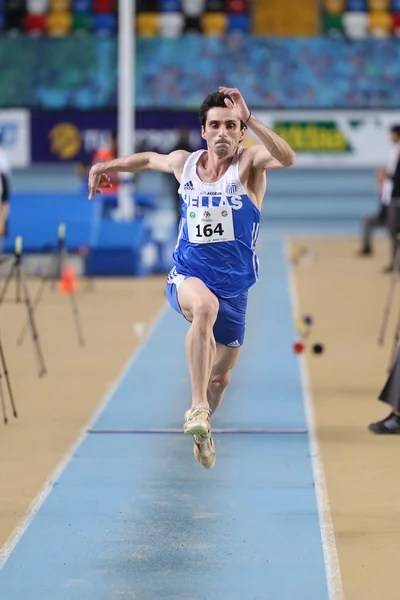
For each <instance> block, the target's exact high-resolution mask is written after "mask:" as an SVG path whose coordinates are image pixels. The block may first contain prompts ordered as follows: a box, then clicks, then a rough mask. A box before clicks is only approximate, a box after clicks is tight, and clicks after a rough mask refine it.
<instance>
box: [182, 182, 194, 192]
mask: <svg viewBox="0 0 400 600" xmlns="http://www.w3.org/2000/svg"><path fill="white" fill-rule="evenodd" d="M183 189H184V190H194V187H193V183H192V182H191V181H188V182H186V183H185V185H184V186H183Z"/></svg>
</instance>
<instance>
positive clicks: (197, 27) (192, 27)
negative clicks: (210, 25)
mask: <svg viewBox="0 0 400 600" xmlns="http://www.w3.org/2000/svg"><path fill="white" fill-rule="evenodd" d="M183 31H184V32H185V33H186V34H195V35H197V34H200V33H202V31H203V29H202V23H201V20H200V17H186V18H185V25H184V28H183Z"/></svg>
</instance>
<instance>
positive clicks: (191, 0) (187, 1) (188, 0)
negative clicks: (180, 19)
mask: <svg viewBox="0 0 400 600" xmlns="http://www.w3.org/2000/svg"><path fill="white" fill-rule="evenodd" d="M205 6H206V2H205V0H182V12H183V14H184V15H186V16H187V17H199V16H200V15H201V14H203V12H204V9H205Z"/></svg>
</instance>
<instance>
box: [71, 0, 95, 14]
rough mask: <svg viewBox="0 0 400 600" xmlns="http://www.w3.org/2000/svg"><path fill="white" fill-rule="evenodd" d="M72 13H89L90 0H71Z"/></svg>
mask: <svg viewBox="0 0 400 600" xmlns="http://www.w3.org/2000/svg"><path fill="white" fill-rule="evenodd" d="M72 12H74V13H87V14H89V13H91V12H92V0H72Z"/></svg>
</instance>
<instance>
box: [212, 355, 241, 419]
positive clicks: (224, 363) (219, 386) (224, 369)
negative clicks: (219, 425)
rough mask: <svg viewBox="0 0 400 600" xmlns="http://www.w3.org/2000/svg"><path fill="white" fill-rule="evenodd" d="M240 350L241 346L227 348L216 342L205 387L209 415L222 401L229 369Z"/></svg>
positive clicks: (227, 383) (229, 373) (227, 381)
mask: <svg viewBox="0 0 400 600" xmlns="http://www.w3.org/2000/svg"><path fill="white" fill-rule="evenodd" d="M240 350H241V348H229V347H228V346H223V345H222V344H217V352H216V355H215V359H214V363H213V366H212V369H211V376H210V379H209V382H208V387H207V399H208V404H209V406H210V411H211V415H213V414H214V413H215V411H216V410H217V408H218V406H219V405H220V404H221V402H222V398H223V395H224V392H225V390H226V388H227V387H228V385H229V381H230V378H231V369H232V368H233V367H234V366H235V364H236V362H237V359H238V358H239V354H240Z"/></svg>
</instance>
